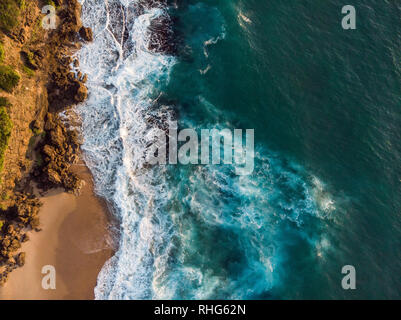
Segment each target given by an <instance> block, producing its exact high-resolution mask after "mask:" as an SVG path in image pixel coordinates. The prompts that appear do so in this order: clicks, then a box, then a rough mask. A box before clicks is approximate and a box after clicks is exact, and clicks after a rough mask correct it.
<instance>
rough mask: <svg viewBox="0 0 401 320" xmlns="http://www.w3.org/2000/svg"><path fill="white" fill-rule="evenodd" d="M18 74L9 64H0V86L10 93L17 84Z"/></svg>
mask: <svg viewBox="0 0 401 320" xmlns="http://www.w3.org/2000/svg"><path fill="white" fill-rule="evenodd" d="M20 78H21V77H20V75H19V74H18V73H17V72H16V71H15V70H14V69H13V68H11V67H9V66H0V88H1V89H3V90H4V91H7V92H9V93H11V92H12V91H13V89H14V87H16V86H17V84H18V82H19V80H20Z"/></svg>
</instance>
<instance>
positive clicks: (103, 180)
mask: <svg viewBox="0 0 401 320" xmlns="http://www.w3.org/2000/svg"><path fill="white" fill-rule="evenodd" d="M136 3H137V1H121V2H120V1H117V0H115V1H111V0H110V1H108V2H107V4H103V2H96V4H95V2H94V1H91V0H87V1H85V3H84V11H83V18H84V22H85V23H86V24H87V25H90V26H91V27H92V28H93V29H94V33H95V44H94V45H93V46H91V45H88V46H87V47H86V48H84V49H83V50H82V51H81V53H80V60H81V65H82V68H83V71H84V72H87V73H89V82H88V87H89V91H90V93H91V94H90V97H89V100H88V102H87V104H86V105H85V106H84V108H83V109H82V110H81V115H82V117H83V133H84V138H85V143H84V145H83V149H84V151H85V152H86V160H87V163H88V165H89V167H90V168H91V170H92V172H93V173H94V177H95V183H96V186H97V191H98V192H99V194H100V195H102V196H104V197H105V198H106V199H107V200H108V201H109V202H110V203H112V204H113V205H114V208H115V212H116V215H117V217H118V218H119V219H120V221H121V235H122V236H121V239H120V249H119V251H118V252H117V254H116V256H115V257H114V258H113V259H112V260H111V261H110V262H109V263H108V264H107V265H106V266H105V268H104V269H103V271H102V273H101V274H100V276H99V283H100V284H99V285H98V287H97V288H96V290H95V293H96V297H97V298H100V299H102V298H103V299H115V298H118V299H130V298H136V299H138V298H146V299H148V298H153V299H156V298H167V299H182V298H185V299H198V298H204V299H215V298H219V299H360V298H369V299H370V298H379V299H383V298H400V296H401V281H400V280H401V279H400V270H401V253H400V248H401V219H400V218H401V213H400V212H401V193H400V192H401V188H400V185H401V169H400V160H401V142H400V141H401V140H400V138H401V113H400V103H401V99H400V93H401V90H400V89H401V81H400V80H401V78H400V77H401V62H400V61H401V21H400V10H401V2H398V1H380V2H379V1H374V0H360V1H358V3H357V4H356V5H355V6H356V10H357V29H356V30H343V29H342V28H341V19H342V17H343V15H342V14H341V8H342V6H343V5H344V4H343V3H341V1H338V0H326V1H312V0H297V1H280V0H271V1H267V0H263V1H262V0H246V1H245V0H243V1H242V0H232V1H217V0H214V1H212V0H203V1H200V0H186V1H184V0H182V1H174V2H173V1H171V3H170V7H169V9H168V10H164V11H157V10H153V11H152V10H151V11H148V12H147V11H145V12H144V13H141V15H140V16H139V17H135V15H133V17H131V18H132V21H131V20H130V19H131V18H130V15H129V14H128V13H127V12H130V11H129V10H130V8H135V5H136ZM121 4H123V5H121ZM124 10H125V11H124ZM132 10H134V9H132ZM123 11H124V12H125V15H123V17H124V19H126V20H127V22H124V23H126V25H127V26H129V28H128V27H127V28H128V29H129V30H130V37H131V38H129V40H128V41H127V42H126V43H124V44H123V45H121V44H120V42H119V39H120V38H121V39H123V37H122V34H119V32H122V31H121V28H119V27H118V24H117V23H115V24H112V23H111V22H109V21H112V22H113V19H115V21H121V20H124V19H122V18H121V15H122V14H121V12H123ZM167 13H168V15H169V16H170V17H173V21H174V23H173V29H174V34H175V39H176V41H177V48H178V50H177V53H176V54H175V55H169V54H152V53H150V52H149V51H148V50H146V43H147V42H146V41H147V40H146V39H147V36H146V26H147V23H148V22H149V21H151V20H152V19H154V18H155V17H157V16H159V15H165V14H167ZM94 17H103V19H99V18H96V19H95V18H94ZM105 17H107V19H106V18H105ZM124 21H125V20H124ZM116 25H117V27H116ZM112 35H114V36H112ZM118 35H119V36H118ZM121 41H122V42H123V40H121ZM122 42H121V43H122ZM132 48H133V49H132ZM116 57H118V58H116ZM106 84H107V85H106ZM110 87H113V88H114V89H113V90H111V89H110ZM155 106H156V107H155ZM171 114H174V117H176V119H177V121H178V126H179V128H195V129H197V130H201V129H212V128H218V129H222V128H229V129H234V128H240V129H254V130H255V170H254V172H253V174H252V175H249V176H237V175H235V174H234V173H233V172H234V171H233V169H234V167H233V166H231V165H207V166H203V165H176V166H175V165H169V166H166V167H158V168H150V169H149V168H148V167H144V166H142V162H141V161H142V158H141V154H142V152H143V150H145V149H146V147H147V143H148V141H147V137H149V130H151V129H149V123H148V122H147V120H146V119H148V117H154V116H155V115H156V116H157V117H159V118H163V117H165V118H169V117H170V116H171ZM344 265H353V266H354V267H355V269H356V284H357V288H356V290H344V289H343V288H342V287H341V279H342V277H343V275H342V274H341V269H342V267H343V266H344Z"/></svg>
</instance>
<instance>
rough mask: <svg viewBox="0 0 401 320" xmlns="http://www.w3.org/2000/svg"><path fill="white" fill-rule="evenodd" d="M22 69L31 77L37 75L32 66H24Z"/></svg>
mask: <svg viewBox="0 0 401 320" xmlns="http://www.w3.org/2000/svg"><path fill="white" fill-rule="evenodd" d="M22 70H23V71H24V72H25V73H26V75H27V76H28V77H29V78H32V77H33V76H34V75H35V71H33V70H32V69H31V68H28V67H27V66H23V67H22Z"/></svg>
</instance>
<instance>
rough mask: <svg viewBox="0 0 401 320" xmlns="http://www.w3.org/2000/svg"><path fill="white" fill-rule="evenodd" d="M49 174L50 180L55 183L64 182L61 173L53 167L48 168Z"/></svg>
mask: <svg viewBox="0 0 401 320" xmlns="http://www.w3.org/2000/svg"><path fill="white" fill-rule="evenodd" d="M47 176H48V178H49V181H50V182H52V183H54V184H56V185H58V184H61V183H62V181H61V177H60V175H59V174H58V173H57V172H56V171H54V170H53V169H48V170H47Z"/></svg>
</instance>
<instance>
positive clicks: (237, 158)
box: [145, 121, 255, 175]
mask: <svg viewBox="0 0 401 320" xmlns="http://www.w3.org/2000/svg"><path fill="white" fill-rule="evenodd" d="M200 131H201V139H200V141H199V137H198V133H197V132H196V130H195V129H183V130H180V132H178V130H177V122H176V121H172V122H171V123H169V128H168V133H166V131H165V130H162V129H159V128H155V130H154V132H153V137H154V139H153V142H152V144H151V145H150V146H149V148H148V149H147V154H146V157H145V158H146V161H147V162H148V163H149V164H151V165H156V164H159V165H160V164H167V149H168V163H169V164H177V163H178V161H179V162H180V163H181V164H184V165H187V164H195V165H197V164H202V165H206V164H210V163H211V164H214V165H216V164H221V152H223V164H233V160H234V163H235V164H236V165H237V166H235V173H236V174H237V175H250V174H252V172H253V170H254V167H255V166H254V157H255V156H254V129H246V135H245V148H244V146H243V135H242V129H234V132H232V130H230V129H221V130H218V129H202V130H200ZM210 140H211V141H210ZM222 141H223V142H224V143H223V148H222V145H221V142H222ZM178 142H185V143H184V144H182V145H181V146H180V148H178ZM199 145H200V149H201V150H200V151H201V152H200V159H199ZM210 145H211V146H210ZM210 147H211V149H212V157H211V158H212V159H210ZM210 160H211V161H210Z"/></svg>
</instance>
